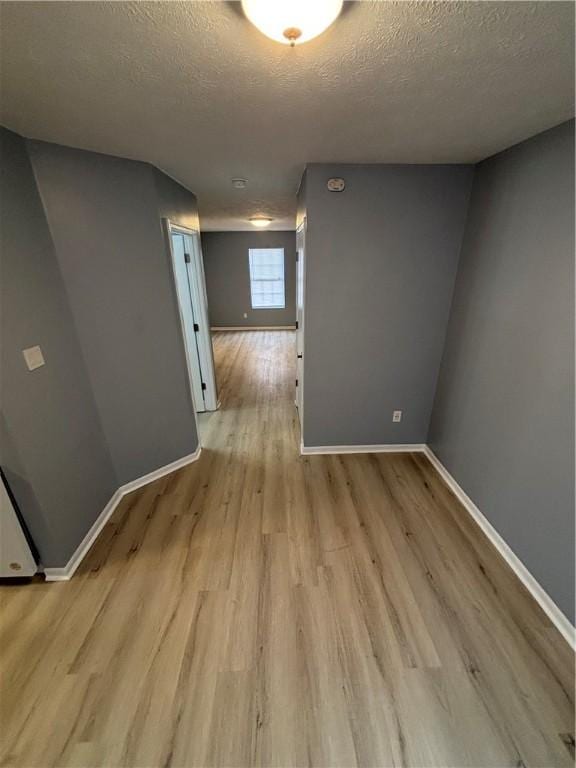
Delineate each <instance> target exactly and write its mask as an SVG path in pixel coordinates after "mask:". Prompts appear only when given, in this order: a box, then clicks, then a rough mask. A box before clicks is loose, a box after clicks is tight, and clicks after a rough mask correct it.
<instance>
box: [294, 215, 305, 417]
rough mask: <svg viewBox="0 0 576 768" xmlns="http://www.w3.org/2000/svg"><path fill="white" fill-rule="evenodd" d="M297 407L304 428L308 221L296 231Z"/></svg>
mask: <svg viewBox="0 0 576 768" xmlns="http://www.w3.org/2000/svg"><path fill="white" fill-rule="evenodd" d="M296 253H297V262H296V355H297V357H296V382H297V383H296V406H297V407H298V415H299V417H300V428H302V419H303V414H302V407H303V402H304V400H303V397H304V287H305V286H304V267H305V259H306V219H304V221H303V222H302V224H301V225H300V226H299V227H298V229H297V230H296Z"/></svg>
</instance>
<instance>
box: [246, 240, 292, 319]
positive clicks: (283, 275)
mask: <svg viewBox="0 0 576 768" xmlns="http://www.w3.org/2000/svg"><path fill="white" fill-rule="evenodd" d="M254 251H281V252H282V295H283V298H284V301H283V303H282V304H274V305H267V306H256V305H255V304H254V293H253V290H252V287H253V284H254V283H257V282H259V279H258V278H254V277H253V276H252V253H253V252H254ZM248 269H249V275H250V304H251V306H252V309H254V310H259V309H286V259H285V252H284V248H249V249H248ZM276 279H277V281H278V282H280V278H276ZM266 282H270V280H266Z"/></svg>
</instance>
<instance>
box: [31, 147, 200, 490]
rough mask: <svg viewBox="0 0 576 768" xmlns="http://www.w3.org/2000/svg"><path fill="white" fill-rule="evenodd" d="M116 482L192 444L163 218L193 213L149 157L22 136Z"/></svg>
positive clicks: (192, 217) (187, 196)
mask: <svg viewBox="0 0 576 768" xmlns="http://www.w3.org/2000/svg"><path fill="white" fill-rule="evenodd" d="M28 144H29V148H30V156H31V159H32V163H33V166H34V170H35V173H36V178H37V182H38V186H39V190H40V193H41V195H42V199H43V202H44V207H45V210H46V213H47V218H48V223H49V226H50V230H51V232H52V238H53V241H54V244H55V247H56V253H57V257H58V261H59V265H60V270H61V273H62V276H63V279H64V282H65V286H66V291H67V294H68V296H69V300H70V305H71V308H72V313H73V315H74V319H75V322H76V327H77V330H78V336H79V340H80V345H81V347H82V351H83V355H84V359H85V361H86V366H87V369H88V374H89V377H90V380H91V383H92V387H93V391H94V396H95V400H96V406H97V409H98V413H99V417H100V421H101V424H102V427H103V429H104V433H105V436H106V441H107V443H108V446H109V449H110V454H111V456H112V461H113V464H114V467H115V470H116V474H117V477H118V482H119V484H124V483H127V482H129V481H130V480H133V479H135V478H137V477H140V476H142V475H144V474H146V473H148V472H150V471H152V470H154V469H157V468H158V467H161V466H163V465H165V464H168V463H170V462H172V461H174V460H176V459H178V458H180V457H182V456H184V455H186V454H189V453H192V452H193V451H194V450H195V449H196V448H197V445H198V437H197V434H196V427H195V419H194V412H193V408H192V403H191V399H190V392H189V384H188V376H187V370H186V360H185V354H184V347H183V344H182V336H181V329H180V321H179V315H178V307H177V302H176V294H175V289H174V285H173V278H172V272H171V266H170V261H169V256H168V253H167V249H166V244H165V241H164V237H163V232H162V228H161V223H160V218H161V216H165V215H174V217H176V218H177V220H178V221H179V222H180V223H187V224H188V225H190V224H191V223H194V224H196V223H197V208H196V200H195V197H194V195H193V194H192V193H190V192H188V191H187V190H184V189H183V188H182V187H180V186H179V185H178V184H176V182H173V181H172V180H171V179H168V178H167V177H163V175H162V174H160V172H159V171H157V170H156V169H154V168H153V167H152V166H149V165H146V164H143V163H138V162H133V161H130V160H124V159H121V158H114V157H109V156H107V155H101V154H97V153H94V152H85V151H82V150H77V149H71V148H68V147H62V146H57V145H54V144H47V143H44V142H37V141H32V142H28Z"/></svg>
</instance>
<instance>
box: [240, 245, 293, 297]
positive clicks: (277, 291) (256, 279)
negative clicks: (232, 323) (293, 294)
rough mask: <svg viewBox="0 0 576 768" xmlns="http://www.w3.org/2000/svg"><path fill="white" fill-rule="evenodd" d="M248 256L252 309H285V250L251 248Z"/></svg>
mask: <svg viewBox="0 0 576 768" xmlns="http://www.w3.org/2000/svg"><path fill="white" fill-rule="evenodd" d="M248 255H249V263H250V293H251V296H252V309H265V308H268V309H283V308H284V307H285V306H286V297H285V291H284V249H283V248H250V250H249V252H248Z"/></svg>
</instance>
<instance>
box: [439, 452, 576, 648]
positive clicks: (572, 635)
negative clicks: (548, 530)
mask: <svg viewBox="0 0 576 768" xmlns="http://www.w3.org/2000/svg"><path fill="white" fill-rule="evenodd" d="M424 453H425V454H426V456H427V458H428V459H429V461H430V463H431V464H432V465H433V467H434V469H435V470H436V471H437V472H438V474H439V475H440V476H441V477H442V479H443V480H444V482H445V483H446V485H447V486H448V487H449V488H450V490H451V491H452V493H453V494H454V495H455V496H456V498H457V499H458V501H459V502H460V503H461V504H462V506H463V507H464V508H465V509H466V511H467V512H468V513H469V514H470V515H471V516H472V517H473V518H474V520H475V522H476V523H477V525H478V526H480V528H481V529H482V531H483V533H484V534H485V535H486V536H487V538H488V539H489V541H490V542H491V544H492V545H493V546H494V547H496V549H497V550H498V552H499V553H500V555H501V556H502V557H503V558H504V560H505V561H506V562H507V563H508V565H509V566H510V568H511V569H512V570H513V571H514V573H515V574H516V576H517V577H518V578H519V579H520V581H521V582H522V584H524V586H525V587H526V589H527V590H528V592H530V594H531V595H532V597H533V598H534V600H536V602H537V603H538V605H539V606H540V607H541V608H542V610H543V611H544V613H545V614H546V615H547V616H548V618H549V619H550V621H551V622H552V623H553V624H554V626H555V627H556V629H557V630H558V631H559V632H560V634H561V635H562V636H563V637H564V639H565V640H566V642H567V643H569V645H571V646H572V648H576V629H575V628H574V627H573V626H572V623H571V622H570V620H569V619H568V618H567V617H566V616H565V615H564V614H563V613H562V611H561V610H560V608H558V606H557V605H556V603H555V602H554V601H553V600H552V598H551V597H550V595H549V594H548V593H547V592H546V591H545V590H544V589H543V587H542V586H541V585H540V584H539V583H538V582H537V581H536V579H535V578H534V576H532V574H531V573H530V571H529V570H528V568H526V566H525V565H524V563H523V562H522V561H521V560H520V558H519V557H518V556H517V555H516V554H515V553H514V552H513V551H512V549H511V548H510V547H509V546H508V544H507V543H506V542H505V541H504V539H503V538H502V536H500V534H499V533H498V531H497V530H496V529H495V528H494V527H493V526H492V524H491V523H490V522H489V521H488V519H487V518H486V517H485V516H484V515H483V514H482V512H480V510H479V509H478V507H477V506H476V504H474V502H473V501H472V499H471V498H470V497H469V496H468V494H467V493H466V492H465V491H464V490H463V489H462V487H461V486H460V485H459V484H458V483H457V481H456V480H455V479H454V478H453V477H452V475H451V474H450V472H448V470H447V469H446V467H445V466H444V465H443V464H442V462H441V461H440V459H439V458H438V457H437V456H436V454H435V453H434V452H433V451H432V449H431V448H429V447H428V446H425V448H424Z"/></svg>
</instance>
